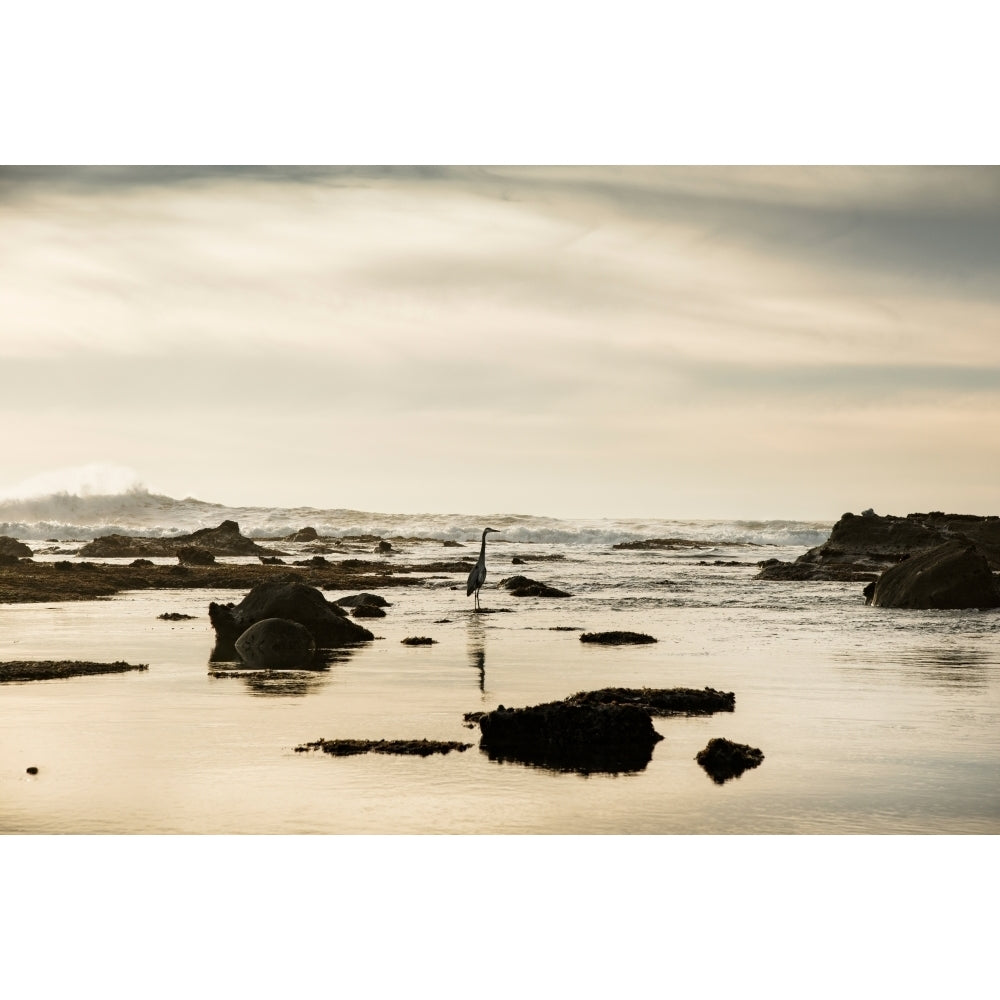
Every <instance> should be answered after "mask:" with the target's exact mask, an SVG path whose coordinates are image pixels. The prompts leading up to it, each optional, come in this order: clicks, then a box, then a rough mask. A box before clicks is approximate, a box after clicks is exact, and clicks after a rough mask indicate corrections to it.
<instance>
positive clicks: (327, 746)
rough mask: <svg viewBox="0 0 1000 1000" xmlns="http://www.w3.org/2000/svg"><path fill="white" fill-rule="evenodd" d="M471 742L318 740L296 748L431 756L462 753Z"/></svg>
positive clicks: (339, 754)
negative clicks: (452, 752) (455, 751)
mask: <svg viewBox="0 0 1000 1000" xmlns="http://www.w3.org/2000/svg"><path fill="white" fill-rule="evenodd" d="M471 746H472V744H471V743H457V742H454V741H450V742H449V741H445V740H316V741H315V742H313V743H303V744H302V745H301V746H297V747H296V748H295V752H296V753H306V752H308V751H309V750H322V751H323V753H328V754H332V755H333V756H334V757H353V756H356V755H357V754H362V753H388V754H405V755H408V756H413V755H415V756H418V757H429V756H430V755H431V754H433V753H441V754H445V753H451V751H452V750H457V751H458V752H459V753H462V752H463V751H465V750H468V749H469V747H471Z"/></svg>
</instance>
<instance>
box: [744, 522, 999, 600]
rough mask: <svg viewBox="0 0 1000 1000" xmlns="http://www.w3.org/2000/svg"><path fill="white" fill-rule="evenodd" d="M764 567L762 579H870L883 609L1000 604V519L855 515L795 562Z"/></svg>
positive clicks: (871, 593) (869, 590) (872, 596)
mask: <svg viewBox="0 0 1000 1000" xmlns="http://www.w3.org/2000/svg"><path fill="white" fill-rule="evenodd" d="M758 566H759V569H760V572H759V573H758V574H757V579H759V580H848V581H865V582H868V583H869V586H868V587H866V588H865V598H866V601H867V602H868V603H869V604H874V605H877V606H880V607H898V608H995V607H1000V583H998V579H997V576H996V575H995V574H996V573H997V571H1000V517H996V516H989V517H983V516H980V515H976V514H944V513H942V512H940V511H933V512H931V513H929V514H908V515H907V516H906V517H896V516H893V515H891V514H890V515H885V516H881V515H878V514H876V513H874V511H871V510H866V511H864V513H862V514H861V515H860V516H858V515H855V514H850V513H848V514H844V515H843V517H841V519H840V520H839V521H838V522H837V523H836V524H835V525H834V526H833V530H832V531H831V532H830V537H829V538H828V539H827V540H826V541H825V542H824V543H823V544H822V545H818V546H816V547H815V548H812V549H810V550H809V551H808V552H806V553H804V554H803V555H801V556H799V558H798V559H796V560H795V562H792V563H786V562H781V561H779V560H777V559H768V560H766V561H765V562H762V563H759V564H758Z"/></svg>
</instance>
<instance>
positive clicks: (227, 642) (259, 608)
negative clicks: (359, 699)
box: [208, 582, 375, 659]
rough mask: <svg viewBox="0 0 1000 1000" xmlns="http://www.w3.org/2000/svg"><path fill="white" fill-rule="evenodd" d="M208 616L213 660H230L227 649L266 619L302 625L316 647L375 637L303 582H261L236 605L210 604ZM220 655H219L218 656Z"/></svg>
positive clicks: (342, 644)
mask: <svg viewBox="0 0 1000 1000" xmlns="http://www.w3.org/2000/svg"><path fill="white" fill-rule="evenodd" d="M208 616H209V618H210V619H211V621H212V626H213V628H214V629H215V634H216V641H217V645H216V651H215V653H213V657H212V658H213V659H232V657H231V656H227V655H225V654H226V653H227V652H228V649H229V647H231V646H232V644H233V643H235V641H236V639H237V638H238V637H239V636H240V635H242V634H243V633H244V632H245V631H246V630H247V629H248V628H249V627H250V626H251V625H254V624H256V623H257V622H259V621H263V620H264V619H265V618H287V619H289V620H290V621H294V622H298V623H299V624H300V625H303V626H305V628H307V629H308V630H309V632H310V634H311V635H312V637H313V639H314V640H315V642H316V645H317V646H319V647H330V646H344V645H348V644H350V643H354V642H364V641H367V640H370V639H374V638H375V637H374V636H373V635H372V634H371V632H369V631H368V630H367V629H365V628H362V627H361V626H360V625H358V624H357V623H356V622H353V621H351V620H350V619H349V618H348V617H347V613H346V612H345V611H343V610H342V609H341V608H338V607H337V606H336V605H335V604H331V603H330V602H329V601H327V599H326V598H325V597H324V596H323V595H322V593H320V591H318V590H317V589H316V588H315V587H309V586H307V585H306V584H304V583H278V582H275V583H261V584H258V585H257V586H256V587H254V588H253V589H252V590H251V591H250V593H249V594H247V596H246V597H244V598H243V600H242V601H241V602H240V603H239V604H236V605H233V604H216V603H215V602H213V603H211V604H210V605H209V606H208ZM220 654H221V655H220Z"/></svg>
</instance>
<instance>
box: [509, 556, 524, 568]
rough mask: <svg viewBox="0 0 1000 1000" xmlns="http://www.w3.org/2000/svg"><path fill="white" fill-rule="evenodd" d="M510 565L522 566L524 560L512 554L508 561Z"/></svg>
mask: <svg viewBox="0 0 1000 1000" xmlns="http://www.w3.org/2000/svg"><path fill="white" fill-rule="evenodd" d="M510 564H511V566H523V565H524V560H523V559H522V558H521V557H520V556H514V558H513V559H511V561H510Z"/></svg>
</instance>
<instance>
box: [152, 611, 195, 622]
mask: <svg viewBox="0 0 1000 1000" xmlns="http://www.w3.org/2000/svg"><path fill="white" fill-rule="evenodd" d="M156 617H157V618H158V619H159V620H160V621H164V622H189V621H192V620H193V619H194V617H195V616H194V615H182V614H181V613H180V612H179V611H166V612H164V613H163V614H162V615H157V616H156Z"/></svg>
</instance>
